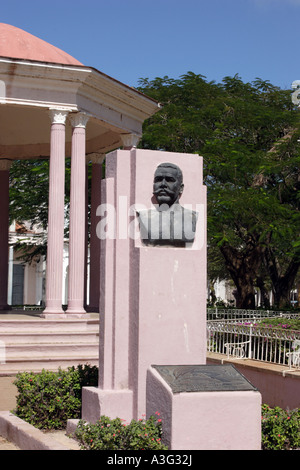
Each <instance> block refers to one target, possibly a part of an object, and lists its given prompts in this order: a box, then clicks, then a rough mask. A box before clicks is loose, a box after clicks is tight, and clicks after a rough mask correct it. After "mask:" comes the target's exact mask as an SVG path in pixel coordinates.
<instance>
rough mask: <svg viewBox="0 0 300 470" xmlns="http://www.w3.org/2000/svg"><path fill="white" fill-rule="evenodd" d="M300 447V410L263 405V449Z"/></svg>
mask: <svg viewBox="0 0 300 470" xmlns="http://www.w3.org/2000/svg"><path fill="white" fill-rule="evenodd" d="M299 447H300V410H299V409H295V410H293V411H290V412H289V411H285V410H282V409H281V408H279V407H278V406H276V407H275V408H270V407H269V406H268V405H263V406H262V449H263V450H292V449H298V448H299Z"/></svg>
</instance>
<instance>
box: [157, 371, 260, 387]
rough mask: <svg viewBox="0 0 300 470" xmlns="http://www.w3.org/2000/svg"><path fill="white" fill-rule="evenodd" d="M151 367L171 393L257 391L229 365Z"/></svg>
mask: <svg viewBox="0 0 300 470" xmlns="http://www.w3.org/2000/svg"><path fill="white" fill-rule="evenodd" d="M152 367H153V368H154V369H155V370H157V372H158V373H159V374H160V375H161V376H162V378H163V379H164V380H165V381H166V382H167V384H168V385H169V386H170V387H171V389H172V392H173V393H183V392H224V391H249V390H255V391H256V390H257V389H256V388H255V387H254V386H253V385H252V384H251V383H250V382H249V381H248V380H247V379H246V378H245V377H244V376H243V375H242V374H241V373H240V372H239V371H237V370H236V369H235V367H234V366H233V365H231V364H228V365H227V364H226V365H178V366H176V365H170V366H158V365H153V366H152Z"/></svg>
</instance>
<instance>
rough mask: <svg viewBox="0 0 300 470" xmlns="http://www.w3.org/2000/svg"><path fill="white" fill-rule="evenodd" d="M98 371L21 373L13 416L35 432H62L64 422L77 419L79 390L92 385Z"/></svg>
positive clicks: (87, 366)
mask: <svg viewBox="0 0 300 470" xmlns="http://www.w3.org/2000/svg"><path fill="white" fill-rule="evenodd" d="M97 382H98V369H97V368H96V367H91V366H89V365H85V366H81V365H80V366H78V367H76V368H75V367H69V368H68V369H67V370H62V369H59V370H58V372H51V371H47V370H44V369H43V370H42V372H40V373H37V374H35V373H33V372H21V373H19V374H17V376H16V380H15V382H14V383H15V385H16V387H17V390H18V395H17V400H16V401H17V405H16V409H15V413H16V415H17V416H18V417H19V418H21V419H23V420H24V421H26V422H28V423H30V424H32V425H33V426H35V427H36V428H38V429H45V430H46V429H48V430H49V429H63V428H65V426H66V424H67V420H68V419H76V418H80V413H81V389H82V387H84V386H96V385H97Z"/></svg>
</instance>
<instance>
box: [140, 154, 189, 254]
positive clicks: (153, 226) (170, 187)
mask: <svg viewBox="0 0 300 470" xmlns="http://www.w3.org/2000/svg"><path fill="white" fill-rule="evenodd" d="M183 188H184V184H183V176H182V171H181V169H180V168H179V167H178V166H177V165H174V164H173V163H161V164H160V165H159V166H158V167H157V168H156V171H155V174H154V181H153V195H154V197H155V199H156V201H157V204H155V209H149V210H141V211H140V212H138V217H139V224H140V233H141V239H142V242H143V243H144V244H145V245H150V246H174V247H185V246H186V244H190V243H193V241H194V238H195V232H196V223H197V218H198V214H197V212H195V211H192V210H189V209H186V208H184V207H182V206H181V205H180V204H179V199H180V196H181V194H182V192H183Z"/></svg>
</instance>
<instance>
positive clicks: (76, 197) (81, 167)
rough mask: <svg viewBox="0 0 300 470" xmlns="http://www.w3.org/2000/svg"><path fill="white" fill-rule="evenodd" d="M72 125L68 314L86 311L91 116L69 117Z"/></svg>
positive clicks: (79, 114)
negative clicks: (87, 149) (87, 142)
mask: <svg viewBox="0 0 300 470" xmlns="http://www.w3.org/2000/svg"><path fill="white" fill-rule="evenodd" d="M70 120H71V124H72V127H73V132H72V155H71V194H70V227H69V287H68V310H67V312H66V313H67V314H79V315H80V314H85V313H86V312H85V309H84V307H83V305H84V281H85V275H84V274H85V269H84V263H85V228H86V224H85V221H86V217H85V203H86V161H85V139H86V130H85V127H86V123H87V121H88V117H87V116H86V115H85V114H84V113H77V114H74V115H71V116H70Z"/></svg>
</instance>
